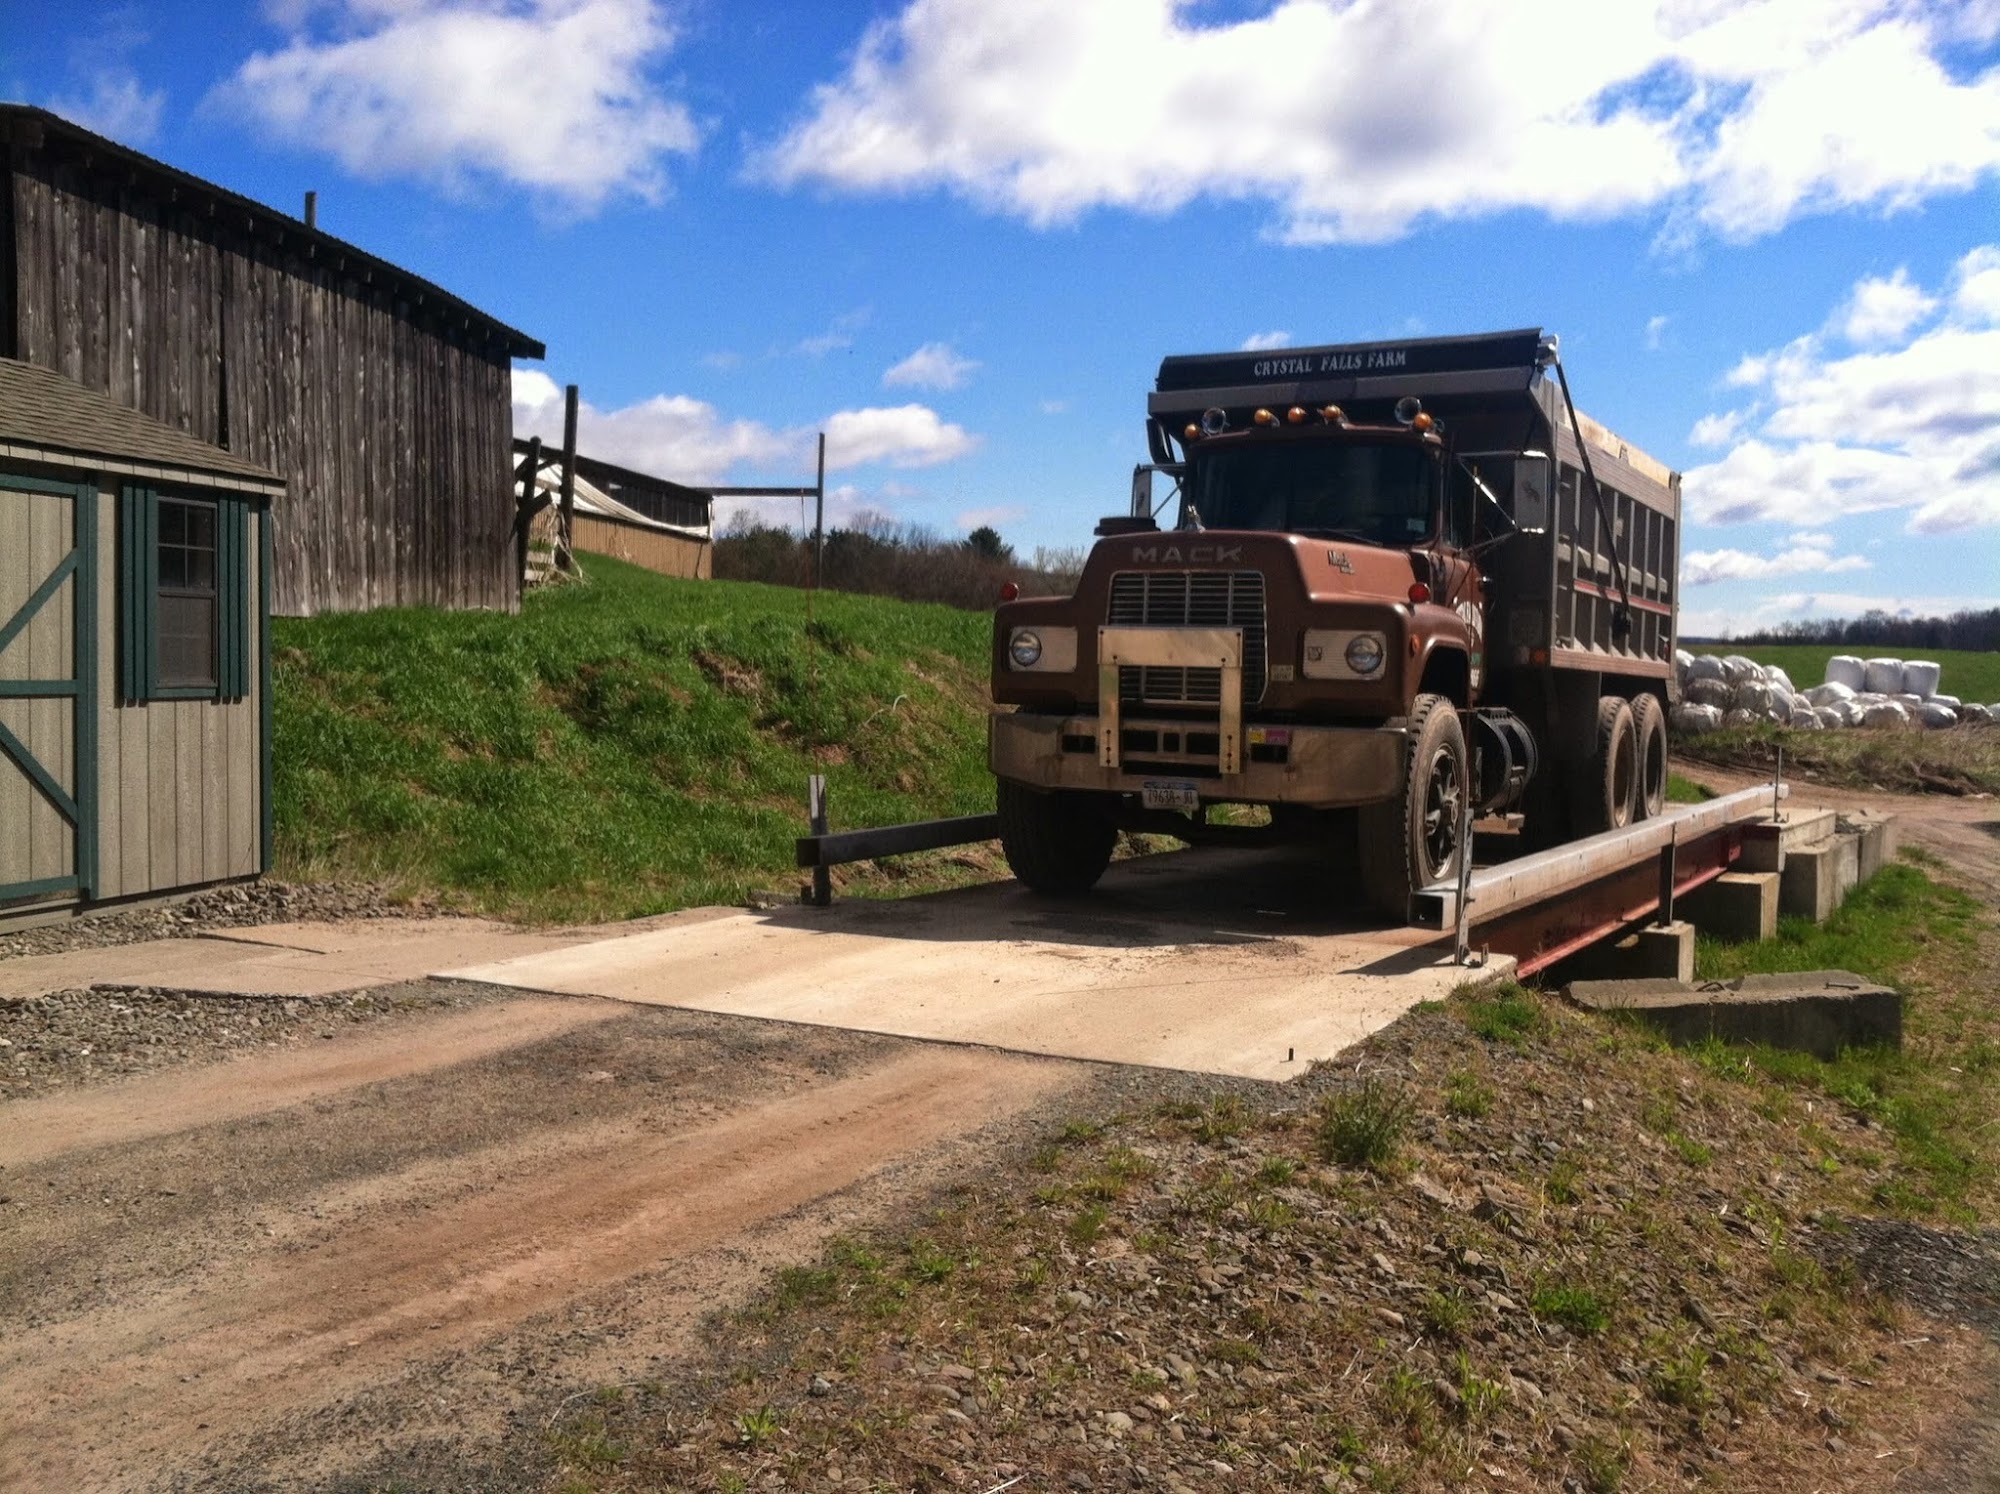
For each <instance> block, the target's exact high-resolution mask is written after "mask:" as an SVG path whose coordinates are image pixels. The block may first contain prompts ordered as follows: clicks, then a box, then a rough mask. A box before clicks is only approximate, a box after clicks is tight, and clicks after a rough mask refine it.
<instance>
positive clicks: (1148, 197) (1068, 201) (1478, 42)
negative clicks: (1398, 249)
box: [751, 0, 2000, 243]
mask: <svg viewBox="0 0 2000 1494" xmlns="http://www.w3.org/2000/svg"><path fill="white" fill-rule="evenodd" d="M1201 10H1202V8H1201V7H1200V6H1198V5H1197V4H1196V3H1194V0H1092V3H1090V4H1085V5H1079V4H1076V3H1074V0H1012V3H1010V4H1007V5H993V4H991V3H990V0H910V3H908V4H906V5H905V6H904V7H903V8H902V10H901V11H900V13H899V14H897V15H895V16H893V17H890V18H886V19H883V20H879V21H877V22H876V23H874V24H873V25H871V26H870V27H869V29H868V31H867V32H866V34H865V35H864V37H863V39H862V41H861V44H860V46H859V47H858V48H857V50H856V52H855V54H854V56H853V57H852V59H851V60H850V62H849V64H848V66H847V68H846V69H845V71H844V72H843V73H842V75H840V76H839V77H838V78H836V79H835V80H833V81H830V82H828V83H825V84H822V85H820V86H819V87H818V88H816V89H815V90H814V93H813V96H812V100H811V103H810V105H809V107H808V109H807V111H806V113H805V116H804V117H803V118H802V119H801V120H799V121H798V122H797V123H796V124H795V125H794V126H793V127H792V128H791V129H790V130H789V131H787V132H786V133H785V134H784V135H783V136H782V138H780V139H778V140H776V141H775V142H773V143H771V144H769V145H767V146H765V147H764V148H763V149H762V150H760V151H758V152H757V153H756V154H755V155H754V157H753V160H752V163H751V172H752V174H753V175H754V176H757V177H760V178H762V179H764V180H766V181H770V182H773V183H776V184H779V185H784V186H791V185H797V184H800V183H805V182H816V183H821V184H826V185H831V186H833V187H836V188H839V189H844V190H849V191H859V192H908V191H922V190H931V189H937V188H943V189H946V190H950V191H954V192H957V193H959V194H961V195H963V196H965V197H967V198H970V199H971V200H973V201H975V202H978V203H980V204H982V205H983V206H986V207H988V208H990V209H992V210H994V211H999V212H1005V213H1010V214H1014V215H1016V216H1019V217H1021V218H1024V219H1026V220H1028V221H1029V222H1031V223H1033V224H1036V225H1049V224H1055V223H1063V222H1068V221H1071V220H1073V219H1075V218H1076V217H1078V216H1079V215H1080V214H1082V213H1084V212H1086V211H1088V210H1090V209H1093V208H1099V207H1115V208H1124V209H1128V210H1133V211H1138V212H1147V213H1166V212H1171V211H1174V210H1176V209H1178V208H1180V207H1182V206H1184V205H1186V204H1187V203H1189V202H1192V201H1194V200H1196V199H1197V198H1203V197H1207V198H1214V199H1237V200H1246V201H1253V202H1262V203H1266V204H1269V205H1271V207H1272V208H1273V209H1274V211H1275V214H1276V222H1275V223H1274V225H1273V231H1274V233H1275V234H1276V236H1277V237H1279V238H1281V239H1284V240H1286V241H1289V242H1294V243H1327V242H1335V241H1344V242H1371V241H1381V240H1385V239H1391V238H1395V237H1398V236H1400V235H1402V234H1404V233H1406V232H1408V231H1409V230H1410V229H1411V227H1412V226H1413V225H1414V224H1416V223H1417V222H1419V221H1420V220H1423V219H1426V218H1473V217H1484V216H1490V215H1493V214H1497V213H1501V212H1507V211H1512V210H1517V209H1526V210H1530V211H1535V212H1540V213H1543V214H1545V215H1547V216H1549V217H1551V218H1555V219H1559V220H1577V219H1594V218H1604V217H1609V216H1614V215H1619V214H1627V213H1633V212H1639V211H1653V210H1662V209H1664V210H1667V211H1668V212H1669V213H1670V214H1671V215H1672V216H1673V217H1674V218H1676V219H1677V220H1678V221H1680V222H1681V223H1682V224H1683V225H1684V226H1685V227H1686V228H1687V229H1688V230H1690V231H1692V230H1693V229H1696V228H1699V229H1701V230H1705V231H1708V232H1713V233H1718V234H1721V235H1723V236H1725V237H1729V238H1748V237H1754V236H1756V235H1758V234H1763V233H1769V232H1772V231H1774V230H1776V229H1777V228H1779V227H1782V226H1783V225H1784V224H1785V223H1786V222H1788V221H1790V220H1791V219H1792V218H1794V217H1797V216H1799V215H1801V214H1804V213H1809V212H1821V211H1826V210H1830V209H1837V208H1846V207H1870V208H1874V209H1878V210H1884V211H1887V210H1894V209H1898V208H1902V207H1907V206H1910V205H1912V204H1914V203H1916V202H1919V201H1921V200H1923V199H1924V198H1926V197H1928V196H1931V195H1934V194H1936V193H1939V192H1946V191H1964V190H1968V189H1970V188H1972V187H1973V186H1975V185H1976V184H1977V183H1978V182H1979V181H1980V180H1982V179H1983V178H1985V177H1986V176H1987V175H1988V174H1989V173H1991V172H1993V171H1994V170H1995V169H1996V167H2000V69H1996V68H1991V67H1989V68H1988V69H1987V70H1986V71H1984V72H1977V73H1973V74H1971V75H1969V76H1959V75H1954V74H1953V73H1952V72H1948V71H1947V70H1946V69H1945V68H1944V67H1943V66H1942V65H1941V63H1940V62H1939V60H1938V59H1939V57H1940V56H1941V55H1942V54H1943V53H1944V52H1945V50H1946V49H1947V48H1948V47H1950V46H1952V45H1954V44H1955V43H1957V42H1958V41H1960V40H1962V39H1963V37H1962V33H1963V32H1964V29H1965V24H1969V23H1962V22H1961V20H1960V19H1957V18H1955V17H1954V15H1953V14H1952V13H1950V12H1949V9H1948V8H1946V7H1938V8H1936V11H1935V12H1933V11H1932V10H1930V9H1925V8H1920V7H1918V6H1916V5H1913V4H1908V3H1905V0H1838V3H1836V4H1833V5H1828V4H1825V3H1823V0H1708V3H1705V4H1702V5H1699V6H1692V5H1688V4H1684V3H1679V0H1650V3H1648V0H1632V3H1627V4H1621V5H1615V6H1606V5H1601V4H1596V3H1592V0H1548V3H1544V4H1538V5H1533V6H1495V5H1491V4H1488V3H1486V0H1438V3H1436V4H1433V5H1429V6H1426V7H1423V8H1422V9H1421V10H1414V9H1412V8H1411V7H1408V6H1401V5H1385V4H1360V3H1349V4H1332V3H1328V0H1278V3H1276V4H1270V5H1267V6H1265V7H1261V10H1262V13H1261V14H1257V15H1254V16H1251V17H1249V18H1246V19H1240V20H1220V19H1218V20H1209V19H1208V18H1207V17H1205V16H1204V15H1203V14H1202V13H1201ZM1974 29H1975V30H1977V29H1978V28H1976V27H1975V28H1974ZM1584 38H1587V44H1586V43H1585V41H1584V40H1583V39H1584ZM1962 71H1963V70H1962V69H1961V72H1962ZM1439 79H1448V80H1449V86H1448V87H1442V88H1441V87H1439V86H1438V80H1439ZM1496 121H1504V122H1505V123H1504V125H1496V123H1495V122H1496Z"/></svg>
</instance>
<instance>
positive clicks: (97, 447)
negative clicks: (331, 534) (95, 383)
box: [0, 358, 284, 492]
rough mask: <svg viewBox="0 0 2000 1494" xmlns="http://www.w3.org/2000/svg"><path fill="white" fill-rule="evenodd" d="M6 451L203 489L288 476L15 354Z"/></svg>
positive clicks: (1, 366)
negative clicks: (190, 484)
mask: <svg viewBox="0 0 2000 1494" xmlns="http://www.w3.org/2000/svg"><path fill="white" fill-rule="evenodd" d="M0 455H10V456H15V457H20V458H25V459H27V460H30V461H39V462H55V463H58V464H60V465H63V466H89V467H90V468H92V469H93V470H106V471H112V472H119V471H125V472H131V473H133V474H134V475H138V476H146V477H153V478H164V479H166V480H168V481H191V482H194V483H196V484H197V485H199V486H204V487H229V488H249V489H252V490H254V491H257V492H282V491H283V489H284V480H283V479H282V478H280V477H279V476H278V475H277V474H276V473H274V472H272V471H270V470H269V469H267V468H264V467H260V466H258V465H257V464H256V463H255V462H251V461H246V460H245V459H244V458H242V457H240V456H237V455H236V454H235V453H234V452H228V451H224V450H223V449H222V448H221V447H220V446H211V445H209V443H208V442H206V441H203V440H199V439H198V438H196V437H194V436H190V435H189V434H188V433H187V432H186V431H183V430H177V429H175V428H174V427H173V426H171V425H168V424H167V423H166V422H164V421H160V420H155V419H154V418H153V417H152V416H150V415H143V414H141V413H140V412H139V411H137V410H133V409H129V408H127V407H126V406H124V405H121V404H119V403H118V401H117V400H115V399H113V398H111V397H110V396H109V395H107V394H100V393H99V392H98V391H97V390H95V389H87V388H85V387H84V386H83V385H82V384H79V383H77V382H76V381H75V380H73V379H67V378H64V377H63V376H62V375H61V374H59V373H54V372H52V371H51V370H49V369H46V368H42V367H39V366H37V365H36V364H33V363H22V362H20V361H18V360H17V359H13V358H0Z"/></svg>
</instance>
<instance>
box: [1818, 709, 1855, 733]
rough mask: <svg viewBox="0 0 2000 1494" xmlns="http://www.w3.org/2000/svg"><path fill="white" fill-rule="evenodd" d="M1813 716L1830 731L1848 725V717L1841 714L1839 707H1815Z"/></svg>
mask: <svg viewBox="0 0 2000 1494" xmlns="http://www.w3.org/2000/svg"><path fill="white" fill-rule="evenodd" d="M1813 715H1814V717H1815V718H1817V719H1818V721H1819V724H1820V725H1821V726H1823V727H1825V728H1826V729H1827V730H1828V731H1833V730H1834V729H1835V728H1837V727H1842V726H1845V725H1847V717H1845V716H1844V715H1842V714H1841V711H1840V707H1839V706H1830V705H1823V706H1814V707H1813Z"/></svg>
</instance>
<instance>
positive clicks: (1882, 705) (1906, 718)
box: [1861, 700, 1910, 727]
mask: <svg viewBox="0 0 2000 1494" xmlns="http://www.w3.org/2000/svg"><path fill="white" fill-rule="evenodd" d="M1861 724H1862V725H1863V726H1868V727H1881V726H1908V725H1909V724H1910V713H1909V712H1908V711H1906V710H1904V709H1903V708H1902V707H1901V706H1899V705H1897V704H1896V702H1895V701H1893V700H1883V701H1878V702H1876V703H1875V704H1874V705H1872V706H1869V707H1868V708H1867V709H1866V710H1865V711H1863V712H1862V713H1861Z"/></svg>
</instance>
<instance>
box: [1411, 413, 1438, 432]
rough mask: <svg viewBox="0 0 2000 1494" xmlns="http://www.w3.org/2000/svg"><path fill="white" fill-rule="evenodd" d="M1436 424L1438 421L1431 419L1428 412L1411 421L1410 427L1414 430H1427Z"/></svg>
mask: <svg viewBox="0 0 2000 1494" xmlns="http://www.w3.org/2000/svg"><path fill="white" fill-rule="evenodd" d="M1436 424H1437V422H1436V421H1435V420H1433V419H1431V417H1430V416H1429V415H1428V414H1420V415H1418V416H1417V418H1416V419H1415V420H1412V421H1411V422H1410V429H1411V430H1413V431H1427V430H1429V429H1430V428H1431V427H1432V426H1434V425H1436Z"/></svg>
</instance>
